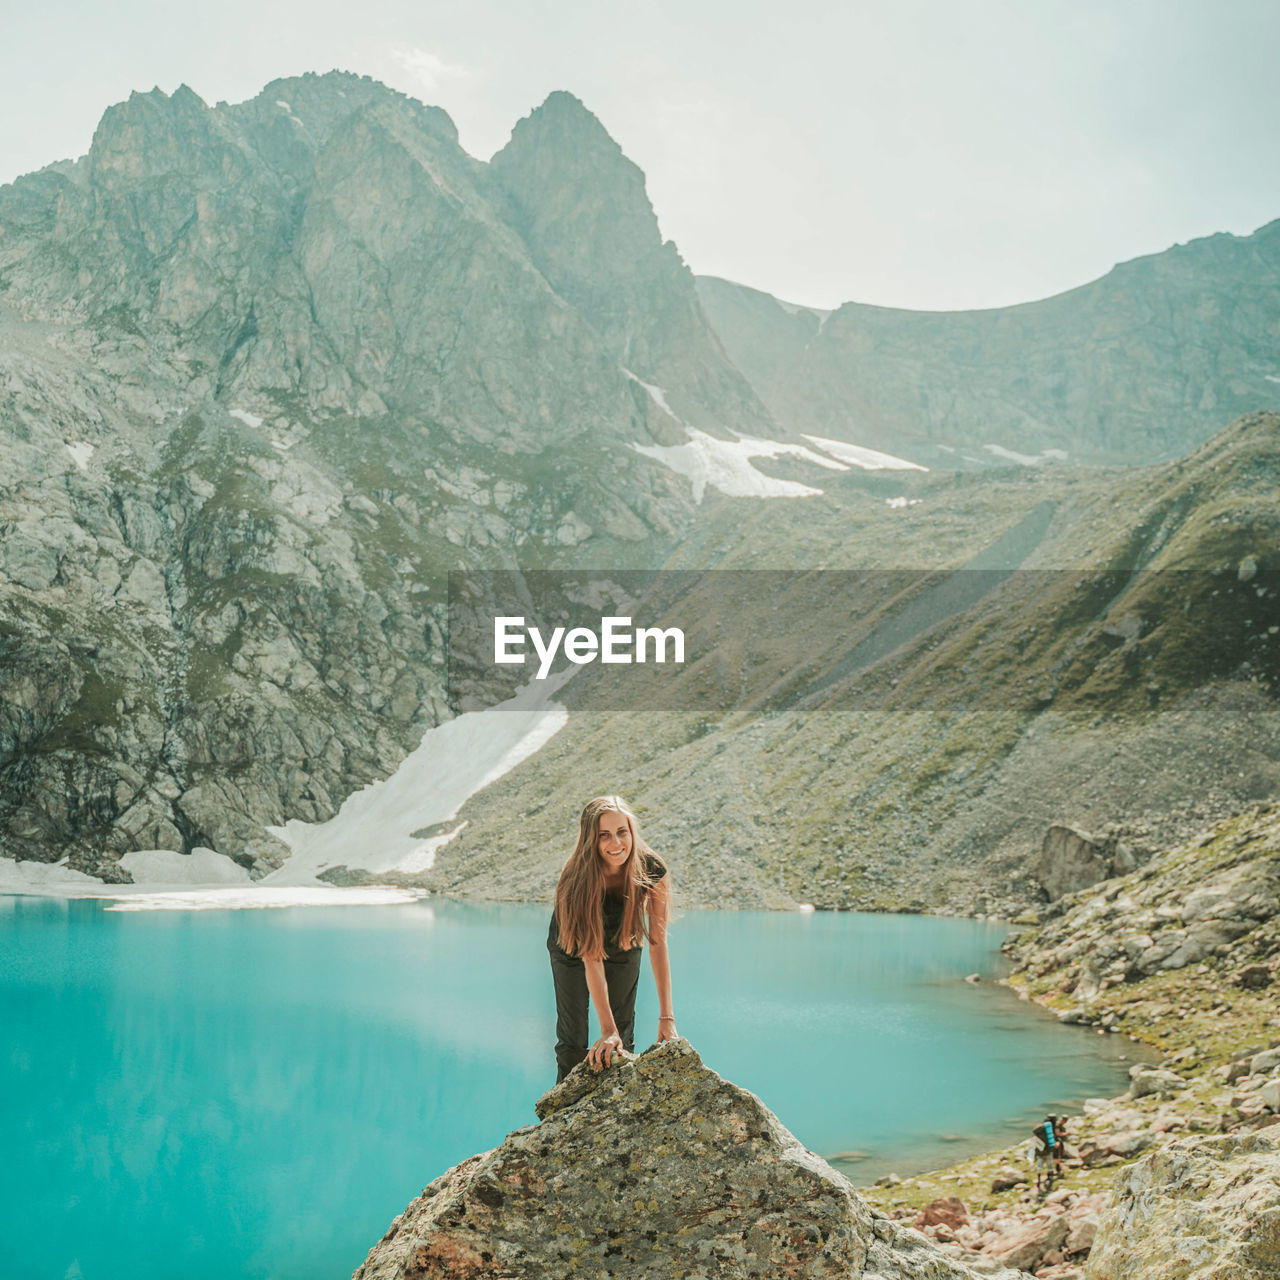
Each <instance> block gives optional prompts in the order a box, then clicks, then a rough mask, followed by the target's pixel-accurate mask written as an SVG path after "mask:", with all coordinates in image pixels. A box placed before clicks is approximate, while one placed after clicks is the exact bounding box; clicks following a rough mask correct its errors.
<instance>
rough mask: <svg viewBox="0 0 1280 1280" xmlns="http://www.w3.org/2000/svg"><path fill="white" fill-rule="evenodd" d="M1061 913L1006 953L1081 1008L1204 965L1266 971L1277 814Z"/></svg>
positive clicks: (1273, 910) (1277, 854)
mask: <svg viewBox="0 0 1280 1280" xmlns="http://www.w3.org/2000/svg"><path fill="white" fill-rule="evenodd" d="M1058 910H1059V911H1060V914H1057V915H1055V916H1054V917H1053V918H1051V919H1049V920H1047V921H1046V922H1045V924H1044V925H1043V927H1042V928H1041V929H1040V931H1039V933H1038V934H1037V935H1036V936H1035V938H1034V940H1030V941H1028V942H1026V943H1021V944H1013V945H1012V946H1011V947H1010V948H1008V949H1009V950H1010V951H1011V952H1012V953H1013V954H1014V955H1015V956H1018V955H1019V954H1021V957H1022V959H1023V962H1024V963H1025V964H1026V965H1027V966H1028V971H1029V972H1030V973H1032V974H1033V975H1034V976H1037V977H1038V976H1041V975H1044V974H1048V973H1051V972H1055V971H1058V970H1062V971H1063V973H1064V978H1063V985H1062V990H1064V991H1068V992H1071V993H1073V994H1074V997H1075V998H1076V999H1077V1000H1079V1001H1082V1002H1083V1003H1084V1005H1085V1006H1087V1005H1088V1004H1089V1002H1090V1001H1092V1000H1094V999H1095V998H1096V997H1097V996H1098V994H1099V993H1100V992H1101V991H1102V990H1104V989H1106V988H1107V987H1111V986H1117V985H1119V984H1120V983H1122V982H1124V981H1126V980H1128V981H1132V980H1134V979H1136V978H1141V977H1144V976H1146V975H1148V974H1152V973H1156V972H1158V971H1160V970H1162V969H1181V968H1185V967H1186V966H1187V965H1190V964H1196V963H1198V962H1199V961H1201V960H1204V959H1205V958H1206V957H1207V956H1214V957H1225V958H1226V959H1228V960H1229V961H1234V962H1239V963H1240V964H1246V963H1255V964H1260V963H1263V962H1266V963H1268V964H1270V962H1271V961H1272V959H1273V957H1275V956H1276V955H1277V954H1280V809H1277V808H1276V807H1274V806H1261V807H1259V808H1257V809H1255V810H1254V811H1252V812H1250V813H1247V814H1245V815H1243V816H1242V817H1240V818H1238V819H1236V820H1234V821H1231V822H1228V823H1224V824H1222V826H1221V827H1220V828H1219V829H1218V830H1217V831H1215V832H1212V833H1210V834H1209V835H1207V836H1204V837H1202V838H1200V839H1198V840H1193V841H1191V842H1189V843H1188V844H1185V845H1183V846H1180V847H1179V848H1176V849H1171V850H1169V851H1168V852H1167V853H1164V854H1160V855H1157V857H1155V858H1153V859H1152V860H1151V861H1150V862H1149V863H1147V865H1146V866H1145V867H1143V868H1142V869H1141V870H1140V871H1136V872H1132V873H1131V874H1129V875H1128V876H1123V877H1120V878H1118V879H1115V880H1112V881H1108V882H1107V883H1106V885H1104V886H1101V887H1099V888H1098V889H1096V890H1094V891H1092V892H1091V891H1089V890H1084V891H1081V892H1080V893H1078V894H1075V895H1068V896H1067V897H1065V898H1063V899H1062V900H1061V903H1060V904H1059V906H1058ZM1155 1074H1156V1075H1159V1074H1163V1073H1155ZM1134 1096H1135V1097H1136V1096H1139V1095H1138V1094H1137V1093H1135V1095H1134Z"/></svg>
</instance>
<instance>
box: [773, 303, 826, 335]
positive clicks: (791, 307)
mask: <svg viewBox="0 0 1280 1280" xmlns="http://www.w3.org/2000/svg"><path fill="white" fill-rule="evenodd" d="M774 302H776V303H777V304H778V306H780V307H781V308H782V309H783V311H785V312H786V313H787V315H789V316H798V315H799V314H800V313H801V312H802V311H807V312H808V313H809V314H810V315H812V316H817V317H818V328H819V330H821V328H822V326H823V325H824V324H826V322H827V317H828V316H829V315H831V314H832V312H833V308H831V307H828V308H826V309H825V310H824V309H823V308H822V307H805V306H801V305H800V303H798V302H783V300H782V299H781V298H774Z"/></svg>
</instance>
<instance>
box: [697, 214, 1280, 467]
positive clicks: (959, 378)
mask: <svg viewBox="0 0 1280 1280" xmlns="http://www.w3.org/2000/svg"><path fill="white" fill-rule="evenodd" d="M698 288H699V292H700V294H701V296H702V301H703V305H704V306H705V307H706V309H707V313H708V314H709V316H710V317H711V321H712V323H713V325H714V326H715V329H716V332H717V333H718V334H719V336H720V338H721V340H722V341H723V342H724V345H725V348H726V349H727V351H728V352H729V355H730V357H731V358H732V359H733V361H734V363H735V364H736V365H737V366H738V368H740V369H741V370H742V371H743V372H744V373H745V374H746V375H747V377H748V379H749V380H750V382H751V384H752V386H753V387H754V388H755V390H756V391H757V392H758V393H759V395H760V397H761V399H762V400H764V402H765V403H766V404H767V405H768V406H769V408H770V409H771V410H772V411H773V414H774V416H775V417H776V418H777V419H778V421H779V422H780V423H781V424H782V425H783V426H784V427H786V428H789V429H791V430H793V431H803V432H810V433H813V434H815V435H821V436H831V437H835V438H836V439H841V440H852V441H854V442H855V443H858V444H862V445H867V446H870V447H872V448H876V449H885V450H887V451H889V452H890V453H898V454H903V455H905V456H907V457H909V458H912V459H914V460H916V461H921V462H926V463H930V464H934V465H941V466H955V465H957V464H958V463H959V464H962V465H963V464H964V462H965V455H968V458H969V459H971V460H973V461H975V462H979V463H981V462H986V463H997V464H999V465H1007V461H1006V460H1005V459H1003V458H1001V457H1000V456H999V455H996V454H993V453H991V452H990V451H989V450H987V449H985V448H984V446H985V445H988V444H990V445H996V446H999V447H1001V448H1004V449H1008V450H1012V451H1013V452H1015V453H1020V454H1023V455H1026V456H1027V457H1028V458H1031V457H1035V456H1038V455H1042V454H1043V453H1044V452H1045V451H1046V450H1050V449H1054V450H1065V451H1066V452H1067V453H1069V454H1070V455H1071V457H1072V458H1074V459H1076V460H1079V461H1095V462H1096V461H1117V462H1139V461H1153V460H1155V459H1158V458H1167V457H1171V456H1173V455H1174V454H1177V453H1182V452H1185V451H1186V450H1187V449H1189V448H1190V447H1192V446H1193V445H1196V444H1198V443H1200V442H1201V441H1203V440H1205V439H1207V438H1208V437H1209V435H1211V434H1212V433H1213V432H1214V431H1215V430H1217V428H1218V425H1219V424H1220V422H1221V421H1222V420H1223V419H1224V418H1227V417H1234V416H1237V415H1239V414H1243V413H1248V412H1252V411H1255V410H1258V409H1269V408H1273V407H1274V406H1275V404H1276V387H1275V384H1274V383H1272V382H1268V381H1267V377H1268V375H1271V376H1275V375H1277V374H1280V367H1278V366H1277V365H1276V358H1275V345H1274V338H1273V336H1272V335H1273V333H1274V326H1275V324H1276V321H1277V317H1280V221H1277V222H1272V223H1269V224H1268V225H1267V226H1265V227H1262V228H1261V229H1260V230H1258V231H1256V232H1255V233H1254V234H1253V235H1251V236H1232V235H1215V236H1209V237H1207V238H1206V239H1203V240H1195V241H1192V242H1191V243H1190V244H1185V245H1177V246H1175V247H1174V248H1172V249H1169V250H1167V251H1165V252H1164V253H1157V254H1152V255H1150V256H1148V257H1143V258H1136V259H1134V260H1133V261H1131V262H1125V263H1121V264H1120V265H1119V266H1117V267H1115V268H1114V269H1113V270H1111V271H1110V272H1108V273H1107V274H1106V275H1105V276H1103V277H1102V278H1101V279H1100V280H1095V281H1093V282H1092V283H1090V284H1086V285H1082V286H1081V287H1080V288H1078V289H1072V290H1070V291H1069V292H1067V293H1062V294H1058V295H1057V296H1055V297H1052V298H1045V299H1044V300H1042V301H1039V302H1029V303H1024V304H1022V305H1019V306H1014V307H996V308H993V309H991V310H986V311H958V312H915V311H901V310H896V309H893V308H889V307H872V306H864V305H861V304H859V303H855V302H850V303H846V304H845V305H844V306H842V307H841V308H840V309H839V310H838V311H835V312H833V313H832V314H830V315H827V316H823V315H821V314H819V313H817V312H814V311H811V310H807V309H805V308H803V307H800V308H797V307H792V306H789V305H788V306H783V305H782V304H780V303H779V302H778V301H777V300H776V299H775V298H772V297H770V296H769V295H768V294H765V293H759V292H757V291H756V290H753V289H747V288H744V287H743V286H741V285H735V284H730V283H729V282H728V281H724V280H717V279H714V278H710V277H703V278H701V279H699V281H698ZM948 451H949V452H948Z"/></svg>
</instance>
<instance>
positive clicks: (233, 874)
mask: <svg viewBox="0 0 1280 1280" xmlns="http://www.w3.org/2000/svg"><path fill="white" fill-rule="evenodd" d="M120 865H121V866H122V867H123V868H124V869H125V870H126V871H127V872H128V873H129V874H130V875H131V876H132V877H133V882H134V884H163V885H178V884H185V885H197V884H199V885H213V884H248V883H249V872H248V871H247V870H246V869H245V868H244V867H242V866H241V865H240V864H239V863H238V862H234V861H232V859H230V858H228V857H227V855H226V854H225V853H216V852H214V850H212V849H203V848H197V849H193V850H192V851H191V852H190V853H175V852H174V851H173V850H172V849H139V850H136V851H135V852H133V853H126V854H125V855H124V857H122V858H121V859H120Z"/></svg>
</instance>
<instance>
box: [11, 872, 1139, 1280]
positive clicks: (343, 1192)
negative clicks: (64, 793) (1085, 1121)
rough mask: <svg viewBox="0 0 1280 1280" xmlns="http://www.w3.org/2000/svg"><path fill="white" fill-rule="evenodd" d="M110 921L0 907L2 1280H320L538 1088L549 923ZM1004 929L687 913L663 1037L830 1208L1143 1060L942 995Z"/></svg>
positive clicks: (311, 912) (258, 914) (313, 916)
mask: <svg viewBox="0 0 1280 1280" xmlns="http://www.w3.org/2000/svg"><path fill="white" fill-rule="evenodd" d="M106 905H107V904H105V903H102V902H93V901H70V902H63V901H55V900H50V899H42V898H34V897H0V1017H2V1018H3V1025H4V1028H5V1039H6V1051H5V1053H4V1054H3V1056H2V1057H0V1133H3V1135H4V1146H5V1148H6V1150H5V1153H4V1154H5V1159H4V1160H3V1161H2V1162H0V1266H2V1268H3V1269H2V1274H3V1276H4V1278H5V1280H8V1278H9V1277H14V1280H126V1278H127V1280H179V1278H181V1280H215V1278H216V1280H241V1278H244V1280H329V1278H330V1277H332V1280H343V1278H345V1277H347V1276H349V1275H350V1274H351V1271H352V1270H353V1269H354V1268H355V1267H356V1266H357V1265H358V1264H359V1263H360V1262H361V1261H363V1259H364V1255H365V1253H366V1252H367V1251H368V1249H369V1248H370V1247H371V1246H372V1245H373V1244H374V1243H375V1242H376V1241H377V1240H378V1239H379V1238H380V1237H381V1235H382V1234H383V1232H384V1231H385V1230H386V1228H387V1226H388V1224H389V1223H390V1221H391V1219H392V1218H393V1217H394V1216H395V1215H396V1214H397V1213H398V1212H399V1211H400V1210H401V1209H402V1208H403V1207H404V1206H405V1204H406V1203H407V1202H408V1201H409V1200H410V1199H411V1198H412V1197H413V1196H415V1195H416V1194H417V1193H418V1192H419V1191H420V1190H421V1189H422V1187H423V1186H425V1185H426V1183H427V1182H429V1181H431V1179H433V1178H434V1177H436V1176H437V1175H438V1174H440V1173H442V1172H443V1171H444V1170H445V1169H447V1168H448V1167H449V1166H450V1165H453V1164H455V1163H457V1162H458V1161H459V1160H461V1159H463V1158H465V1157H466V1156H469V1155H472V1154H473V1153H475V1152H477V1151H482V1150H485V1149H487V1148H490V1147H492V1146H495V1145H497V1144H498V1143H499V1142H501V1141H502V1139H503V1137H504V1136H505V1134H506V1133H507V1132H509V1131H510V1130H511V1129H514V1128H516V1127H518V1126H519V1125H522V1124H528V1123H531V1122H532V1121H533V1120H534V1115H533V1104H534V1102H535V1101H536V1100H537V1098H538V1097H539V1095H540V1094H541V1093H542V1092H543V1091H544V1090H546V1089H547V1088H549V1087H550V1086H551V1084H552V1083H553V1082H554V1079H555V1063H554V1054H553V1042H554V1002H553V999H552V992H551V980H550V974H549V967H548V962H547V955H546V949H545V937H546V926H547V916H548V912H547V910H546V909H544V908H542V907H530V906H507V905H487V904H486V905H472V904H466V903H458V902H448V901H444V900H441V899H430V900H424V901H421V902H416V903H411V904H407V905H404V906H394V907H328V908H319V909H316V908H311V909H308V908H287V909H282V910H241V911H199V912H170V911H143V912H119V911H110V910H106V909H105V908H106ZM1006 932H1007V930H1006V928H1005V927H1004V926H999V925H988V924H982V923H976V922H972V921H963V920H944V919H930V918H921V917H914V916H873V915H852V914H825V913H819V914H813V915H798V914H795V915H792V914H778V913H764V912H760V913H757V912H706V913H703V912H690V913H689V914H687V915H685V916H683V917H682V918H680V919H679V920H678V921H677V922H676V924H675V925H674V926H673V928H672V932H671V952H672V971H673V989H674V994H675V1008H676V1014H677V1017H678V1019H679V1028H680V1032H681V1034H682V1035H684V1036H686V1037H687V1038H688V1039H689V1040H690V1041H691V1042H692V1043H693V1044H694V1045H695V1047H696V1048H697V1049H698V1050H699V1052H700V1053H701V1054H702V1056H703V1058H704V1060H705V1061H706V1062H707V1064H708V1065H709V1066H711V1067H713V1068H714V1069H715V1070H717V1071H719V1072H720V1074H721V1075H723V1076H725V1077H726V1078H728V1079H730V1080H733V1081H735V1082H736V1083H738V1084H740V1085H743V1086H744V1087H746V1088H748V1089H751V1090H753V1091H754V1092H756V1093H758V1094H759V1095H760V1096H761V1097H762V1098H763V1099H764V1100H765V1102H766V1103H767V1104H768V1105H769V1106H770V1107H771V1108H772V1109H773V1110H774V1111H775V1112H776V1113H777V1115H778V1116H779V1118H780V1119H781V1120H782V1122H783V1123H784V1124H785V1125H787V1127H788V1128H790V1129H791V1130H792V1132H793V1133H795V1134H796V1136H797V1137H798V1138H799V1139H800V1140H801V1141H802V1142H803V1143H804V1144H805V1145H806V1146H808V1147H810V1148H812V1149H813V1150H815V1151H817V1152H818V1153H819V1154H821V1155H825V1156H828V1157H831V1156H835V1155H838V1154H841V1153H849V1152H857V1153H859V1156H858V1158H857V1159H856V1160H855V1161H840V1162H838V1164H837V1167H839V1168H841V1169H842V1171H843V1172H845V1173H846V1174H848V1175H849V1176H850V1177H851V1178H852V1179H853V1180H854V1181H855V1182H858V1183H863V1184H865V1183H869V1182H871V1181H873V1180H874V1179H875V1178H876V1177H878V1176H879V1175H880V1174H882V1173H884V1172H887V1171H890V1170H896V1171H897V1172H899V1173H904V1174H905V1173H909V1172H912V1171H913V1170H918V1169H921V1168H926V1167H931V1166H936V1165H940V1164H946V1163H950V1162H952V1161H953V1160H956V1159H959V1158H960V1157H961V1156H963V1155H964V1154H966V1153H968V1152H970V1151H974V1150H982V1149H987V1148H989V1147H992V1146H994V1145H998V1144H1000V1143H1002V1142H1009V1141H1015V1140H1017V1139H1020V1138H1021V1137H1023V1136H1024V1135H1026V1134H1027V1133H1028V1131H1029V1128H1030V1126H1031V1124H1032V1123H1033V1122H1034V1121H1035V1120H1036V1119H1038V1118H1039V1117H1040V1116H1041V1115H1042V1114H1043V1113H1044V1112H1045V1111H1046V1110H1057V1109H1066V1108H1067V1107H1068V1106H1069V1105H1070V1103H1071V1102H1073V1101H1078V1100H1080V1099H1083V1098H1085V1097H1089V1096H1101V1095H1109V1094H1112V1093H1116V1092H1118V1091H1119V1090H1120V1089H1122V1088H1123V1087H1124V1085H1125V1083H1126V1072H1127V1068H1128V1065H1129V1060H1127V1059H1126V1058H1125V1057H1124V1055H1126V1054H1133V1053H1134V1052H1135V1048H1136V1047H1135V1046H1134V1045H1132V1044H1131V1043H1130V1042H1129V1041H1127V1040H1125V1039H1123V1038H1121V1037H1116V1036H1112V1037H1105V1036H1099V1035H1096V1034H1092V1033H1089V1032H1084V1031H1081V1030H1079V1029H1076V1028H1068V1027H1061V1026H1059V1025H1058V1023H1057V1021H1056V1019H1054V1018H1052V1017H1050V1016H1048V1015H1046V1014H1043V1013H1042V1012H1040V1011H1039V1010H1036V1009H1035V1008H1033V1007H1031V1006H1029V1005H1027V1004H1026V1003H1025V1002H1020V1001H1018V1000H1017V998H1016V997H1015V996H1013V995H1012V994H1011V993H1010V992H1009V991H1007V990H1005V989H1003V988H1000V987H996V986H993V985H989V984H987V983H982V984H979V985H972V984H969V983H966V982H964V981H963V979H964V976H965V975H966V974H969V973H972V972H978V973H981V974H982V975H983V976H984V977H987V978H990V977H993V976H996V975H997V974H998V972H999V971H1000V970H999V965H1000V961H999V957H998V955H997V951H996V949H997V948H998V946H999V944H1000V941H1001V939H1002V938H1003V937H1004V935H1005V933H1006ZM656 1027H657V1002H656V999H655V997H654V992H653V980H652V976H651V974H650V973H649V970H648V961H647V960H646V961H645V969H644V972H643V974H642V976H641V989H640V1000H639V1011H638V1022H637V1034H636V1041H637V1047H638V1048H642V1047H644V1046H645V1045H647V1044H649V1043H650V1042H651V1041H652V1040H653V1038H654V1033H655V1031H656Z"/></svg>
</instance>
